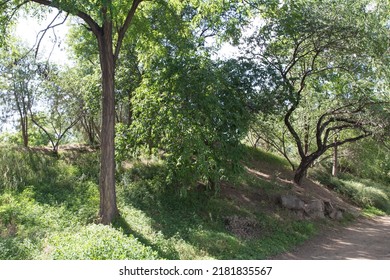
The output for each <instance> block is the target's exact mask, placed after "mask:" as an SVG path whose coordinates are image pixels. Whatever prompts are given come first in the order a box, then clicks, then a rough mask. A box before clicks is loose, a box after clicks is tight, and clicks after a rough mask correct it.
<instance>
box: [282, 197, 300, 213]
mask: <svg viewBox="0 0 390 280" xmlns="http://www.w3.org/2000/svg"><path fill="white" fill-rule="evenodd" d="M280 201H281V203H282V206H283V207H284V208H287V209H290V210H305V203H304V202H303V201H302V200H301V199H299V198H298V197H297V196H295V195H282V196H281V197H280Z"/></svg>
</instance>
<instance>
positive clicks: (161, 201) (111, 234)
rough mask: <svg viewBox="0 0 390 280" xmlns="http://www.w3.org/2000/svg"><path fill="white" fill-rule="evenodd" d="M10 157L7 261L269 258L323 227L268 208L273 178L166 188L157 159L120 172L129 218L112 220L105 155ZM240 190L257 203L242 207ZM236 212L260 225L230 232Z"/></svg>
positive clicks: (1, 229) (5, 190)
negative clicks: (101, 171)
mask: <svg viewBox="0 0 390 280" xmlns="http://www.w3.org/2000/svg"><path fill="white" fill-rule="evenodd" d="M260 154H262V156H261V157H262V158H268V159H267V161H265V163H266V164H268V161H269V159H272V161H274V163H275V164H276V165H277V164H278V163H277V160H276V157H274V156H269V155H267V154H265V153H262V152H259V153H258V154H255V156H254V158H256V159H254V160H258V156H259V155H260ZM1 155H2V156H1V162H0V168H1V173H2V174H4V176H2V177H1V178H0V180H1V182H0V186H1V190H0V191H1V193H0V202H1V203H0V235H1V239H0V247H1V250H0V252H1V253H0V254H1V255H0V259H156V258H163V259H263V258H266V257H268V256H271V255H273V254H276V253H279V252H282V251H285V250H287V249H289V248H291V247H292V246H294V245H296V244H298V243H301V242H303V241H304V240H306V239H307V238H308V237H309V236H311V235H312V234H313V233H314V232H315V225H314V224H313V223H312V222H309V221H298V220H297V219H296V218H294V217H291V216H289V213H287V212H284V210H282V209H279V208H277V207H276V208H275V211H274V212H271V211H268V210H267V211H265V210H266V209H267V208H266V205H264V203H266V201H263V202H261V200H259V201H258V200H256V196H255V194H257V193H259V194H260V193H261V194H262V195H263V197H262V199H265V200H267V197H268V198H269V197H271V196H272V195H273V194H275V192H277V191H278V189H279V190H280V187H278V186H276V187H275V188H272V183H269V182H267V181H264V180H261V179H259V178H256V177H255V176H254V175H251V174H249V173H242V174H241V175H240V176H239V178H237V181H240V182H241V183H242V185H228V186H226V188H227V189H232V192H233V195H229V194H225V193H224V192H225V190H224V189H223V188H222V189H221V193H218V194H215V193H214V192H210V191H207V189H205V188H203V189H202V188H201V186H199V188H198V189H192V190H190V191H188V192H187V193H186V195H185V196H183V195H182V192H180V191H179V189H177V188H174V187H167V186H166V185H165V176H166V172H167V167H166V166H165V165H164V164H163V163H158V162H156V161H152V162H150V163H148V164H145V163H141V162H134V163H133V164H132V167H131V168H121V170H118V182H117V184H118V200H119V201H118V205H119V209H120V211H121V217H120V218H119V219H117V220H116V221H115V222H114V224H113V226H112V227H110V226H102V225H96V224H95V222H96V219H97V218H98V216H97V212H98V207H99V192H98V189H97V183H96V174H97V172H98V169H97V166H98V165H97V162H98V158H97V155H96V154H95V153H86V154H79V152H63V153H61V154H60V156H59V158H57V157H55V156H52V155H50V154H49V155H47V154H44V153H42V152H39V151H27V150H26V151H19V150H17V149H6V148H2V149H1ZM253 162H254V161H253ZM259 163H260V162H259ZM281 168H283V167H281ZM226 184H228V183H226ZM235 192H238V193H240V192H242V193H244V194H245V195H247V196H248V198H249V199H252V200H253V201H251V203H248V204H242V203H240V200H239V199H240V196H234V193H235ZM257 203H258V206H260V207H258V206H257V205H256V204H257ZM234 217H240V220H242V219H244V220H245V219H248V220H249V221H252V222H253V227H251V228H245V227H244V228H240V227H241V226H242V225H240V224H237V226H238V228H237V229H236V231H237V232H236V231H234V230H233V231H230V230H229V229H228V227H227V226H226V223H227V221H228V220H229V219H230V221H231V223H232V227H235V224H234V222H237V221H236V220H235V219H234ZM240 230H241V231H245V230H247V231H248V230H249V231H250V232H249V235H248V236H246V235H241V234H240ZM251 231H252V232H251Z"/></svg>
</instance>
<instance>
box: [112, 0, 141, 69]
mask: <svg viewBox="0 0 390 280" xmlns="http://www.w3.org/2000/svg"><path fill="white" fill-rule="evenodd" d="M141 2H142V0H133V4H132V5H131V8H130V10H129V12H128V13H127V16H126V19H125V22H124V23H123V25H122V27H121V28H119V30H118V39H117V43H116V46H115V52H114V65H115V64H116V61H117V60H118V56H119V51H120V49H121V47H122V43H123V39H124V38H125V34H126V31H127V30H128V29H129V26H130V23H131V21H132V20H133V18H134V15H135V11H136V10H137V7H138V5H139V4H140V3H141Z"/></svg>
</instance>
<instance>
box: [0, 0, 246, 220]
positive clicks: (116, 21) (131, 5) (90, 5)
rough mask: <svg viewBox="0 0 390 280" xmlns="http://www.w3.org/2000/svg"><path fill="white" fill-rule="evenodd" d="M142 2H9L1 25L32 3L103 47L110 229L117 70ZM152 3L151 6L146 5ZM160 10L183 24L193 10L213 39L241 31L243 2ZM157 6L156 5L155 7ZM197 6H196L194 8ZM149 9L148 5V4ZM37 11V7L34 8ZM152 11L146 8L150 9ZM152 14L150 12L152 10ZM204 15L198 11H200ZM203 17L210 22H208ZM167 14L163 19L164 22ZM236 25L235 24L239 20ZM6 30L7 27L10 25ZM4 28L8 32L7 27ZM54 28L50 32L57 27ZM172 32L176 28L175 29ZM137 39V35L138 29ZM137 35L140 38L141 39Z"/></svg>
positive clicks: (103, 183) (105, 197)
mask: <svg viewBox="0 0 390 280" xmlns="http://www.w3.org/2000/svg"><path fill="white" fill-rule="evenodd" d="M141 2H143V1H142V0H133V1H111V0H107V1H93V2H88V1H75V0H73V1H72V0H64V1H58V0H30V1H28V0H27V1H19V0H3V1H1V3H0V9H1V17H2V18H1V22H2V23H6V22H9V21H10V18H12V17H13V16H14V15H15V14H17V12H18V10H19V9H20V8H21V7H24V6H25V7H27V6H29V5H31V4H39V5H40V7H48V8H49V9H52V8H55V9H58V10H60V11H64V12H66V13H67V14H70V15H72V16H74V17H77V18H78V19H79V20H80V21H78V22H79V23H80V24H81V25H83V26H84V27H85V28H86V29H87V30H89V31H90V32H91V33H92V34H93V35H94V37H95V42H96V43H97V49H98V55H99V64H100V68H101V84H102V123H101V135H100V138H101V139H100V141H101V144H100V146H101V168H100V182H99V186H100V212H99V216H100V219H101V222H102V223H104V224H109V223H110V222H111V221H112V220H113V219H114V218H115V217H116V216H118V214H119V213H118V208H117V204H116V191H115V176H114V175H115V159H114V153H115V150H114V136H115V83H114V81H115V70H116V66H117V65H118V61H119V55H120V50H121V49H122V45H123V42H124V39H125V36H126V33H127V31H128V30H129V28H130V26H131V25H132V23H133V22H134V19H135V13H136V10H138V7H139V6H140V4H141ZM145 2H149V1H145ZM155 3H157V4H158V5H161V6H168V7H169V8H170V9H168V10H165V11H170V12H173V15H174V16H177V18H178V19H181V18H180V16H178V15H179V13H180V12H182V11H184V10H186V11H192V15H191V13H189V14H187V15H189V16H190V17H191V19H195V20H194V21H192V22H193V23H197V24H198V26H199V25H200V26H201V27H200V28H193V30H196V31H199V30H200V31H201V33H203V35H204V34H208V32H209V31H211V33H213V31H215V30H216V27H219V26H221V25H223V26H224V27H225V32H224V33H226V34H229V33H231V32H232V30H235V29H236V27H235V25H234V24H232V21H229V17H230V14H231V13H230V12H231V11H232V9H231V8H234V7H235V6H237V7H238V8H240V7H242V5H241V4H240V1H229V2H225V1H219V0H209V1H195V0H194V1H190V0H188V1H176V0H172V1H162V0H161V1H156V2H155ZM155 3H150V5H151V6H152V5H153V4H155ZM192 4H193V5H192ZM145 6H146V5H145ZM30 7H32V6H30ZM145 9H146V8H145ZM146 10H147V9H146ZM197 10H198V11H201V12H196V11H197ZM150 12H154V13H155V14H158V13H160V11H159V9H151V10H150ZM155 14H151V16H150V18H151V19H152V21H153V20H154V22H152V23H151V25H152V26H153V27H156V26H161V25H163V24H162V23H161V22H157V21H155V19H157V18H158V17H155V16H154V15H155ZM203 15H206V17H208V19H207V20H204V17H203ZM164 16H165V14H162V15H161V17H160V18H159V19H160V20H163V19H164ZM233 22H234V21H233ZM4 26H5V25H4ZM4 26H3V25H2V27H4ZM52 27H53V26H49V27H48V28H52ZM171 27H172V26H171ZM134 33H135V34H137V30H134ZM153 33H155V34H158V32H157V31H156V30H152V31H151V34H153ZM136 36H137V35H136Z"/></svg>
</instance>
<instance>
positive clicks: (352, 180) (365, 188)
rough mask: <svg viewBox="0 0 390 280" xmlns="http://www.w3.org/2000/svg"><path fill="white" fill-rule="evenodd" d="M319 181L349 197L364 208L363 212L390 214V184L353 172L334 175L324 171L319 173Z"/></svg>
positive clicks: (368, 213)
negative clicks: (361, 176) (360, 176)
mask: <svg viewBox="0 0 390 280" xmlns="http://www.w3.org/2000/svg"><path fill="white" fill-rule="evenodd" d="M317 178H318V179H319V181H320V182H321V183H323V184H325V185H327V186H329V187H330V188H332V189H333V190H335V191H336V192H339V193H340V194H342V195H344V196H345V197H347V198H349V199H350V200H351V201H352V202H353V203H355V204H356V205H357V206H359V207H362V208H363V209H364V212H363V213H366V214H367V215H369V216H371V215H374V214H377V215H382V214H384V213H387V214H390V186H389V185H385V184H383V183H378V182H374V181H373V180H370V179H362V178H358V177H356V176H353V175H351V174H341V175H340V176H339V177H332V176H330V175H328V174H326V173H324V172H319V173H317Z"/></svg>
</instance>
